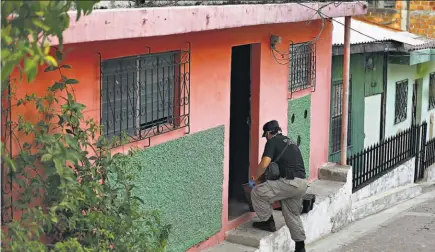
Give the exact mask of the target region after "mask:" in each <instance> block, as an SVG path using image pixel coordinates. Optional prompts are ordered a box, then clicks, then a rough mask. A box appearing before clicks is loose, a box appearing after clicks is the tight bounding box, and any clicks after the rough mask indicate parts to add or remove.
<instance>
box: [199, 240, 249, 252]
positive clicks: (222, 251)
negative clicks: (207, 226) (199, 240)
mask: <svg viewBox="0 0 435 252" xmlns="http://www.w3.org/2000/svg"><path fill="white" fill-rule="evenodd" d="M256 250H257V249H256V248H253V247H248V246H243V245H240V244H235V243H231V242H228V241H224V242H222V243H221V244H219V245H217V246H216V247H213V248H209V249H207V250H205V251H204V252H255V251H256Z"/></svg>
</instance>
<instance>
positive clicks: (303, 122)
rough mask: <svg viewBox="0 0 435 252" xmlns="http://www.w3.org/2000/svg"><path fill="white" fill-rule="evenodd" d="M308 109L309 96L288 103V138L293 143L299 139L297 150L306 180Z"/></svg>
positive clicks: (309, 103)
mask: <svg viewBox="0 0 435 252" xmlns="http://www.w3.org/2000/svg"><path fill="white" fill-rule="evenodd" d="M310 108H311V95H306V96H304V97H301V98H298V99H292V100H289V101H288V124H287V125H288V126H287V128H288V136H289V137H290V138H291V139H293V140H294V141H298V139H300V146H299V148H300V150H301V152H302V157H303V158H304V164H305V171H306V173H307V178H308V177H309V175H310V125H311V124H310V122H311V110H310ZM305 111H306V112H305ZM305 115H306V117H305Z"/></svg>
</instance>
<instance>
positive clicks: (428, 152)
mask: <svg viewBox="0 0 435 252" xmlns="http://www.w3.org/2000/svg"><path fill="white" fill-rule="evenodd" d="M423 160H424V162H423V167H424V169H426V168H428V167H429V166H431V165H433V164H435V138H432V139H431V140H429V141H427V142H426V144H425V154H424V157H423Z"/></svg>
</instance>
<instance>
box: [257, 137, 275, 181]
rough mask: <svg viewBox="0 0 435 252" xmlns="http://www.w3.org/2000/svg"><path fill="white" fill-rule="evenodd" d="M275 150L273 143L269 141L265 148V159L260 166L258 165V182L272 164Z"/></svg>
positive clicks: (262, 159)
mask: <svg viewBox="0 0 435 252" xmlns="http://www.w3.org/2000/svg"><path fill="white" fill-rule="evenodd" d="M274 151H275V148H274V146H273V143H272V141H267V143H266V146H264V153H263V157H262V158H261V162H260V164H258V168H257V177H256V178H257V180H258V178H260V176H261V175H262V174H263V173H264V170H265V169H266V168H267V167H268V166H269V164H270V162H272V158H273V156H274Z"/></svg>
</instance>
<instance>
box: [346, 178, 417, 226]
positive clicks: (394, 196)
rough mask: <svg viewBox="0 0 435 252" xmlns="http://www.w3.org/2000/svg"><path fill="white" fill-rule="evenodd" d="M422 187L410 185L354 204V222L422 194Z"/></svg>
mask: <svg viewBox="0 0 435 252" xmlns="http://www.w3.org/2000/svg"><path fill="white" fill-rule="evenodd" d="M422 188H423V187H422V186H421V185H419V184H409V185H405V186H400V187H397V188H394V189H392V190H389V191H387V192H383V193H379V194H377V195H374V196H372V197H369V198H365V199H362V200H360V201H358V202H355V203H353V204H352V214H351V216H352V221H356V220H359V219H361V218H364V217H366V216H370V215H373V214H376V213H378V212H380V211H382V210H385V209H387V208H390V207H392V206H394V205H396V204H399V203H401V202H403V201H406V200H408V199H412V198H414V197H416V196H418V195H420V194H421V193H422Z"/></svg>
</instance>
